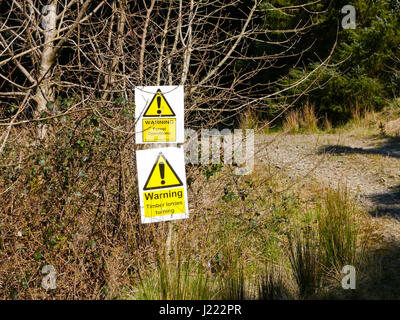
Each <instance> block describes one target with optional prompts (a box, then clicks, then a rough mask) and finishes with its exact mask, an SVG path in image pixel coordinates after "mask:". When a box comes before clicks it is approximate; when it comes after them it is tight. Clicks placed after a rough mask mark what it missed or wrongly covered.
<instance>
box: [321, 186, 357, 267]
mask: <svg viewBox="0 0 400 320" xmlns="http://www.w3.org/2000/svg"><path fill="white" fill-rule="evenodd" d="M356 214H357V209H356V206H355V204H354V203H352V201H351V200H350V199H349V193H348V190H347V188H346V189H344V190H343V189H341V188H338V189H337V190H330V189H329V190H328V191H327V192H326V194H325V198H324V199H323V201H322V203H321V204H320V205H319V207H318V218H317V219H318V231H319V244H320V249H321V254H322V259H323V262H324V265H325V266H326V267H327V268H342V267H343V266H344V265H347V264H350V265H351V264H354V263H355V260H356V248H357V236H358V228H357V226H356V220H355V218H356Z"/></svg>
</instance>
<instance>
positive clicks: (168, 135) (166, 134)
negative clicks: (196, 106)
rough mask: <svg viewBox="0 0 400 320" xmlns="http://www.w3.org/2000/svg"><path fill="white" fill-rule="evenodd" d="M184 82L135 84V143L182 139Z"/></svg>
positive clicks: (169, 141) (178, 141) (171, 141)
mask: <svg viewBox="0 0 400 320" xmlns="http://www.w3.org/2000/svg"><path fill="white" fill-rule="evenodd" d="M183 93H184V90H183V86H159V87H157V86H149V87H136V88H135V104H136V109H135V117H136V130H135V131H136V143H139V144H140V143H160V142H161V143H183V142H184V97H183Z"/></svg>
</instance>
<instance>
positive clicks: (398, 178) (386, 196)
mask: <svg viewBox="0 0 400 320" xmlns="http://www.w3.org/2000/svg"><path fill="white" fill-rule="evenodd" d="M255 141H256V148H255V149H256V157H255V159H256V161H255V162H256V165H257V163H259V162H263V163H264V164H268V165H271V166H273V167H275V168H277V169H278V170H282V171H283V173H284V174H285V175H286V176H287V177H288V182H289V181H290V182H295V183H301V184H302V185H307V183H309V182H314V183H318V184H322V185H331V186H332V187H335V186H337V185H338V183H339V184H342V183H345V184H347V186H348V188H349V189H350V191H351V193H352V195H353V196H354V198H356V199H357V201H359V203H360V205H361V206H362V207H364V208H365V209H367V210H368V211H369V212H370V213H371V214H373V215H376V216H387V215H388V216H391V217H393V218H395V219H398V220H400V139H399V138H390V137H382V136H357V135H354V134H353V135H352V134H340V135H338V134H308V135H300V134H299V135H286V134H275V135H258V136H257V137H256V139H255Z"/></svg>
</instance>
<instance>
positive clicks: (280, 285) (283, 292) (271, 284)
mask: <svg viewBox="0 0 400 320" xmlns="http://www.w3.org/2000/svg"><path fill="white" fill-rule="evenodd" d="M257 289H258V290H257V291H258V292H257V293H258V295H257V297H258V299H260V300H284V299H289V298H290V293H289V290H288V289H287V288H286V286H285V283H284V280H283V276H282V273H281V271H280V270H279V269H278V268H276V267H271V266H269V265H268V264H266V266H265V273H264V274H262V275H261V276H260V277H259V280H258V287H257Z"/></svg>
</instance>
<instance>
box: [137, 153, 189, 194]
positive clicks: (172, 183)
mask: <svg viewBox="0 0 400 320" xmlns="http://www.w3.org/2000/svg"><path fill="white" fill-rule="evenodd" d="M178 186H183V183H182V181H181V179H179V177H178V175H177V174H176V173H175V171H174V169H173V168H172V167H171V165H170V164H169V162H168V160H167V159H166V158H165V157H164V155H163V154H162V153H161V152H160V154H159V155H158V158H157V160H156V162H155V164H154V166H153V169H152V170H151V172H150V175H149V177H148V178H147V181H146V183H145V185H144V188H143V190H152V189H162V188H171V187H178Z"/></svg>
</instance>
